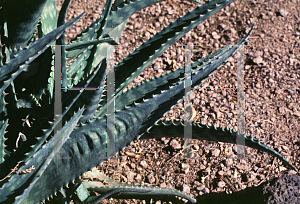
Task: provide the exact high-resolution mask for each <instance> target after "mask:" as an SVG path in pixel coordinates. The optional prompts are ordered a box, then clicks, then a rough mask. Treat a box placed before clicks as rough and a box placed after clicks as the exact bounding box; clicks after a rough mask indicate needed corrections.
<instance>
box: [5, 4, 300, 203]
mask: <svg viewBox="0 0 300 204" xmlns="http://www.w3.org/2000/svg"><path fill="white" fill-rule="evenodd" d="M157 2H160V0H149V1H129V0H127V1H119V0H116V1H115V2H114V4H112V0H108V1H107V2H106V4H105V7H104V9H103V12H102V16H101V17H100V18H99V19H97V20H96V21H95V22H93V23H92V24H91V25H90V26H89V27H88V28H87V29H86V30H84V31H83V32H82V33H81V34H79V35H77V36H76V38H74V39H72V40H71V42H70V43H69V44H66V43H65V34H64V33H65V31H66V30H67V29H69V28H70V27H71V26H73V25H74V24H75V23H76V22H77V21H78V20H79V19H80V18H82V17H83V15H85V13H82V14H80V15H79V16H77V17H76V18H74V19H72V20H70V21H69V22H65V17H66V12H67V9H68V6H69V3H70V0H66V1H64V3H63V5H62V8H61V10H60V12H59V13H58V9H57V8H56V6H55V1H54V0H48V1H47V0H10V1H5V0H0V8H1V9H0V29H1V35H0V36H1V44H0V46H1V53H0V54H1V55H0V80H1V81H0V87H1V91H0V110H1V114H0V169H1V171H0V202H1V203H39V202H43V201H45V200H46V199H47V200H51V199H52V197H53V196H54V195H57V193H58V192H61V193H62V194H63V195H65V196H64V197H65V199H66V200H68V199H70V197H71V196H72V195H73V192H72V193H71V195H70V194H69V195H68V196H66V194H65V192H66V191H65V190H66V189H67V187H68V186H69V185H70V186H77V190H76V193H75V194H76V195H77V197H78V198H80V200H81V201H82V202H83V203H88V202H92V201H95V200H98V201H100V200H101V199H103V198H104V197H107V196H113V195H114V194H118V193H122V194H127V195H132V196H134V195H150V196H151V195H161V194H163V195H165V194H167V195H177V196H181V197H184V198H186V199H188V200H190V201H191V202H196V201H195V199H193V198H191V197H190V196H188V195H186V194H184V193H182V192H180V191H177V190H174V189H167V188H158V187H147V186H137V185H132V184H131V185H129V184H121V183H115V185H114V186H111V187H100V186H95V185H94V184H93V183H87V184H85V185H83V184H79V187H78V185H76V184H74V183H75V180H76V179H78V178H80V177H81V176H82V175H83V174H84V173H85V172H87V171H89V170H91V169H92V168H93V167H95V166H97V165H100V164H101V163H102V162H103V161H105V160H107V159H109V158H110V157H107V150H106V145H107V144H106V134H107V130H108V129H107V127H109V128H110V127H113V126H114V127H115V130H116V132H115V135H114V137H115V151H116V152H118V151H121V150H123V149H124V148H125V147H126V146H127V145H129V144H130V143H131V142H132V141H134V140H136V139H138V138H161V137H164V136H166V133H167V134H169V135H173V136H178V137H182V136H183V134H180V133H183V128H184V125H183V121H166V120H163V121H162V120H161V118H162V117H163V116H164V115H165V114H166V113H167V112H168V111H169V110H170V109H171V108H173V107H174V106H175V105H176V104H177V103H179V102H180V101H181V100H183V97H184V68H183V67H182V68H179V69H177V70H173V71H171V72H170V73H167V74H163V75H161V76H160V77H155V78H153V79H151V80H147V81H145V82H142V83H141V84H140V85H138V86H134V87H132V88H131V89H129V90H127V91H126V92H124V89H125V88H126V87H127V86H128V85H129V84H130V83H131V82H132V81H133V80H134V79H135V78H136V77H137V76H138V75H139V74H140V73H141V72H143V71H144V70H145V68H147V66H149V65H150V64H151V63H152V62H153V61H154V60H155V59H156V58H157V57H159V56H160V55H161V54H162V53H163V52H164V51H166V50H167V49H168V48H169V47H170V46H171V45H172V44H174V43H175V42H176V41H177V40H179V39H180V38H181V37H182V36H184V35H185V34H186V33H187V32H189V31H190V30H191V29H193V28H195V27H196V26H197V25H198V24H199V23H201V22H203V21H204V20H206V19H208V18H209V17H210V16H212V15H213V14H215V13H216V12H218V11H220V10H221V9H222V8H224V7H225V6H227V5H229V4H230V3H231V2H234V0H211V1H207V2H206V3H205V4H203V5H199V6H198V7H197V8H195V9H194V10H192V11H189V12H188V13H187V14H186V15H184V16H180V17H179V18H178V19H177V20H176V21H174V22H171V23H170V25H168V26H165V27H164V29H163V30H161V31H159V32H157V33H156V35H154V36H153V37H151V38H150V39H149V40H148V41H145V42H143V44H142V45H141V46H139V47H138V48H136V49H135V51H133V52H131V53H130V54H129V56H127V57H125V58H124V59H123V60H122V61H120V62H119V63H118V64H117V65H116V66H115V67H114V68H115V90H116V91H115V95H114V98H113V99H110V100H106V97H107V93H108V92H109V91H111V90H110V89H109V90H106V86H107V85H106V74H107V73H106V72H107V56H108V54H110V53H112V50H111V51H107V50H108V49H109V48H111V46H112V45H117V44H118V41H119V38H120V37H121V36H122V31H123V30H124V28H125V27H126V23H127V22H128V18H129V17H130V16H131V15H132V14H134V13H136V12H138V11H140V10H141V9H143V8H145V7H147V6H150V5H153V4H155V3H157ZM24 8H26V9H24ZM252 30H253V28H252V29H251V30H250V32H249V33H248V34H246V36H245V37H244V38H242V39H241V40H240V42H238V43H237V44H236V45H234V46H231V45H228V46H226V47H224V48H221V49H220V50H218V51H216V52H214V53H212V54H210V55H208V56H206V57H205V58H203V59H199V60H198V61H195V62H194V63H192V64H191V69H192V78H193V81H192V88H197V87H198V86H200V85H201V83H202V82H203V81H205V80H206V79H207V78H208V77H209V76H210V75H212V74H213V73H214V72H215V71H216V70H217V69H218V68H219V67H221V66H222V65H223V64H224V63H225V62H226V61H227V60H228V59H229V58H230V57H231V56H232V55H233V54H234V53H235V52H236V51H237V50H238V48H239V47H240V46H241V45H242V44H243V43H245V41H246V40H247V38H248V37H249V35H250V34H251V32H252ZM53 45H54V46H53ZM55 45H56V47H55ZM57 45H62V46H61V65H62V87H69V88H71V87H74V86H76V87H83V88H82V90H81V91H79V92H76V91H69V90H67V89H66V90H64V91H63V92H62V107H63V110H64V111H63V113H62V114H61V115H60V116H55V115H54V67H55V65H54V59H55V49H57ZM67 64H69V65H68V66H67ZM109 73H111V71H110V72H109ZM86 87H100V88H99V89H98V90H94V91H90V90H89V91H87V90H84V88H86ZM114 100H115V108H116V112H115V122H114V123H113V122H112V121H108V120H107V118H106V116H107V114H106V111H107V108H106V107H107V106H108V105H110V104H112V103H113V102H114ZM54 118H56V119H54ZM60 121H62V123H63V127H62V128H61V130H59V131H58V132H56V133H55V134H54V129H55V127H57V125H58V124H59V123H60ZM192 127H193V138H196V139H201V140H209V141H216V142H228V143H235V137H236V132H234V130H232V129H228V128H225V129H223V128H221V127H216V126H210V125H209V124H203V123H201V124H197V123H195V122H194V123H192ZM245 145H246V146H249V147H252V148H255V149H259V150H262V151H264V152H267V153H269V154H271V155H273V156H276V157H278V158H279V159H280V160H281V161H282V162H283V163H284V164H285V165H287V166H288V167H290V168H292V169H294V170H296V169H295V167H294V166H293V165H292V164H290V163H289V162H288V161H287V160H286V159H284V158H283V157H282V156H281V155H280V154H279V153H278V152H276V151H275V150H273V149H271V148H270V147H268V146H267V145H266V144H264V143H261V142H260V141H259V140H256V139H254V138H253V137H252V136H248V135H246V136H245ZM58 153H60V154H61V155H63V156H64V157H67V158H69V159H63V158H62V157H57V154H58ZM296 171H297V170H296ZM95 188H97V190H99V191H101V192H102V193H103V195H102V197H97V196H89V193H88V191H87V189H95ZM99 199H100V200H99Z"/></svg>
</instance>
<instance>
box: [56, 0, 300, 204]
mask: <svg viewBox="0 0 300 204" xmlns="http://www.w3.org/2000/svg"><path fill="white" fill-rule="evenodd" d="M60 2H61V1H58V4H57V6H58V7H59V8H60ZM104 4H105V2H104V1H101V2H100V1H93V0H89V1H74V0H73V1H72V2H71V5H70V11H69V13H68V15H67V16H68V17H67V18H68V20H70V19H72V18H74V17H75V16H78V15H79V14H80V13H82V12H83V11H86V10H87V11H88V15H86V16H85V17H84V19H83V20H81V21H80V22H78V23H77V24H76V26H74V27H72V28H71V29H70V30H69V31H68V32H67V34H68V36H69V37H68V38H67V40H68V39H69V38H72V37H74V36H75V34H76V33H80V32H81V30H82V29H83V28H84V27H86V25H87V24H91V21H94V20H96V18H97V17H100V15H101V12H102V8H103V6H104ZM198 5H199V4H198V3H196V2H192V3H191V2H189V1H178V0H168V1H163V2H160V3H156V4H154V5H152V6H150V7H147V8H145V9H143V10H141V11H140V12H138V13H136V14H135V15H133V16H132V17H131V18H130V22H129V23H128V27H127V28H126V29H125V31H124V32H123V37H122V38H121V39H120V41H119V43H120V44H121V46H120V48H117V50H116V55H115V57H116V58H115V60H116V61H117V62H118V61H120V60H122V59H123V58H124V57H125V56H127V55H128V54H129V52H132V51H133V50H134V48H135V47H138V46H140V45H141V44H142V42H143V40H148V39H149V38H150V37H151V36H153V35H154V34H155V33H156V32H157V31H159V30H162V29H163V27H164V26H165V25H168V24H169V23H170V22H172V21H174V20H176V19H177V18H178V17H179V16H182V15H184V14H186V13H187V12H188V10H193V9H194V8H196V7H197V6H198ZM252 25H255V29H254V31H253V33H252V35H251V37H250V38H249V40H248V43H247V44H246V46H245V49H244V51H245V52H244V53H245V121H246V133H247V134H248V135H249V134H251V135H253V136H254V137H255V138H259V139H260V140H261V141H262V142H265V143H266V144H267V145H268V146H270V147H271V148H274V149H275V150H276V151H278V152H279V153H280V154H282V155H283V156H284V157H285V158H286V159H287V160H288V161H290V162H291V163H292V164H293V165H294V166H295V167H296V168H297V169H300V165H299V160H300V150H299V146H300V138H299V136H300V133H299V132H300V104H299V101H300V80H299V79H300V55H299V46H300V5H299V1H297V0H286V1H280V0H251V1H248V0H247V1H246V0H237V1H236V2H234V3H231V4H230V5H229V6H227V7H226V8H224V9H222V10H221V11H220V12H218V13H217V14H215V15H214V16H212V17H211V18H209V19H208V20H206V21H205V22H204V23H202V24H200V25H198V26H197V27H196V28H194V29H193V30H191V31H190V32H189V33H187V34H186V35H185V36H184V37H182V38H181V39H180V40H179V41H178V43H181V44H186V43H188V42H192V43H194V44H197V45H199V46H195V47H194V49H197V50H198V51H197V52H196V53H194V54H193V57H192V61H196V60H197V59H200V58H202V57H204V56H206V55H207V54H209V53H211V52H213V51H216V50H218V49H219V48H221V47H224V46H225V45H228V44H229V43H237V42H238V41H239V40H240V39H241V38H242V37H244V36H245V34H246V32H248V31H249V30H250V28H251V26H252ZM167 59H169V60H175V63H173V64H172V63H168V61H169V60H167ZM169 62H170V61H169ZM182 66H184V49H183V48H182V47H180V46H176V45H173V46H171V47H170V48H169V49H168V50H167V51H166V52H164V54H163V55H162V56H161V57H159V58H158V59H157V60H155V62H153V63H152V64H151V65H150V66H149V67H148V68H147V69H146V70H145V71H144V72H143V73H142V74H141V75H140V76H139V77H138V78H137V79H136V80H135V81H134V82H133V83H131V85H130V86H132V85H134V84H138V83H140V82H141V81H143V80H146V79H150V78H151V77H153V76H155V75H156V76H157V75H161V74H163V73H166V72H168V71H169V70H171V69H176V68H179V67H182ZM236 73H237V66H236V55H235V57H234V58H232V59H230V60H229V62H227V63H226V65H224V66H223V67H222V68H220V70H218V71H217V72H216V73H215V74H213V75H212V76H211V77H210V78H209V80H207V81H206V83H205V84H203V86H205V87H207V86H209V87H210V90H208V89H202V90H195V91H194V92H193V93H194V94H193V95H194V96H193V98H192V105H193V108H194V109H195V110H196V112H197V115H196V117H195V120H196V121H198V122H200V121H209V122H210V123H211V124H214V123H217V124H221V125H222V126H231V127H234V126H235V125H236V118H237V115H236V108H237V107H236V103H235V97H234V95H235V89H234V88H235V86H236V78H237V77H236V76H237V75H236ZM218 88H221V89H220V90H218ZM183 116H184V111H183V103H180V104H178V105H177V106H176V107H175V108H174V109H172V110H171V111H170V112H169V113H168V114H167V115H166V118H169V119H171V118H173V119H175V118H177V119H179V118H181V117H183ZM183 142H184V141H183V139H179V138H171V139H166V138H163V139H161V140H155V139H151V140H140V141H136V142H133V143H132V145H131V146H128V147H126V148H125V150H124V151H122V152H120V153H119V154H118V156H123V160H117V159H111V160H110V161H107V162H104V163H103V164H102V165H101V166H99V167H97V168H98V169H99V170H100V171H101V172H103V173H105V174H106V175H108V176H110V177H112V178H114V179H115V180H117V181H122V182H128V183H135V184H141V185H157V186H161V187H169V188H176V189H179V190H182V191H184V192H186V193H188V194H189V195H192V196H194V197H198V196H201V195H203V194H207V193H210V192H224V191H225V192H227V193H232V192H233V191H240V190H242V189H245V188H246V187H250V186H257V185H259V184H260V183H262V182H264V181H266V180H269V179H272V178H274V177H278V176H279V175H281V174H282V173H283V172H284V171H289V169H286V168H285V167H284V166H283V165H282V162H279V160H278V159H277V158H275V157H273V156H270V155H268V154H267V153H262V152H261V151H257V150H254V149H252V148H248V147H246V148H245V151H246V156H247V158H246V159H242V160H239V159H227V157H228V156H231V157H232V156H234V155H236V151H235V145H234V144H227V143H215V142H206V141H198V140H193V143H194V144H193V147H192V148H193V150H194V151H193V152H194V155H195V156H196V157H201V158H202V159H201V160H196V159H184V160H180V159H177V157H178V156H182V155H181V153H182V152H183ZM136 155H138V156H136ZM289 173H295V172H294V171H290V172H289ZM91 194H94V195H97V193H94V192H91ZM159 199H160V198H157V200H159ZM167 199H168V198H167ZM157 200H155V199H154V200H153V203H164V202H161V201H157ZM156 201H157V202H156ZM165 201H167V200H165ZM104 203H146V201H145V200H138V199H126V200H124V199H119V200H118V199H109V200H105V201H104ZM165 203H168V202H165ZM173 203H176V202H173Z"/></svg>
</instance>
